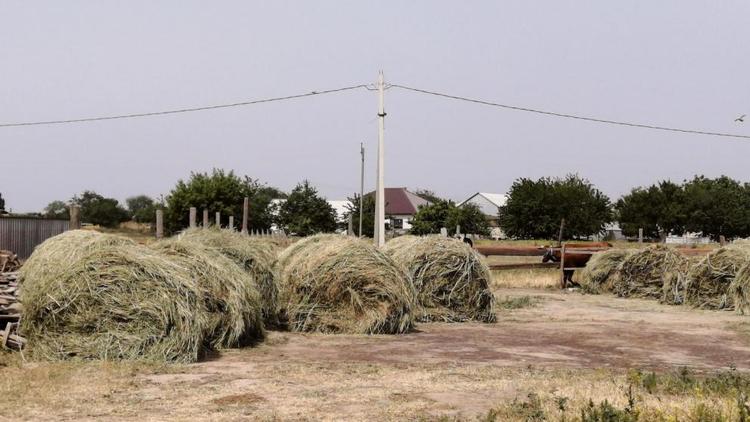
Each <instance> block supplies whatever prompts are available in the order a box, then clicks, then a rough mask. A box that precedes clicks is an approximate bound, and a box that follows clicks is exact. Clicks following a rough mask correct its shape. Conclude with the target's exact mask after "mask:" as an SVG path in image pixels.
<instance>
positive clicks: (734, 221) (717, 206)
mask: <svg viewBox="0 0 750 422" xmlns="http://www.w3.org/2000/svg"><path fill="white" fill-rule="evenodd" d="M683 189H684V191H685V204H684V207H685V217H686V224H685V229H686V230H687V231H690V232H700V233H702V234H703V235H704V236H709V237H711V238H712V239H715V240H717V239H718V238H719V236H721V235H724V236H726V237H727V238H734V237H746V236H748V235H750V186H748V185H747V184H745V185H744V186H743V185H742V184H740V183H739V182H738V181H736V180H733V179H731V178H729V177H727V176H721V177H719V178H717V179H709V178H706V177H704V176H696V177H695V178H693V180H690V181H688V182H685V184H684V185H683Z"/></svg>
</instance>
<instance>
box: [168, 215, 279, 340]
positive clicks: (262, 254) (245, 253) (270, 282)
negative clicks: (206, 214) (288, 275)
mask: <svg viewBox="0 0 750 422" xmlns="http://www.w3.org/2000/svg"><path fill="white" fill-rule="evenodd" d="M178 240H181V241H190V242H196V243H199V244H202V245H204V246H208V247H212V248H216V249H217V250H218V251H219V252H221V253H222V254H223V255H225V256H226V257H228V258H229V259H231V260H232V261H234V262H235V263H236V264H237V265H239V266H240V267H241V268H243V269H244V270H245V271H246V272H248V273H249V274H250V276H251V277H252V279H253V280H254V281H255V283H256V288H257V290H258V292H259V293H260V298H261V313H262V315H263V321H264V322H265V324H266V326H267V327H272V326H276V325H278V322H279V321H278V309H277V308H278V294H279V286H278V284H277V275H276V270H275V266H274V265H275V262H276V255H277V252H276V247H275V246H274V245H273V243H271V242H267V241H264V240H262V238H258V237H251V236H247V235H243V234H241V233H238V232H235V231H232V230H221V229H210V228H209V229H202V228H198V229H188V230H185V231H184V232H182V233H181V234H180V235H179V236H178Z"/></svg>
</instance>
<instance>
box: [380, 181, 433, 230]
mask: <svg viewBox="0 0 750 422" xmlns="http://www.w3.org/2000/svg"><path fill="white" fill-rule="evenodd" d="M367 195H368V196H369V195H375V192H374V191H373V192H370V193H368V194H367ZM430 204H432V203H431V202H430V201H428V200H426V199H424V198H422V197H421V196H419V195H417V194H416V193H414V192H411V191H409V190H408V189H406V188H385V219H386V220H385V223H386V228H387V229H388V230H393V231H394V232H396V233H399V234H403V233H406V231H407V230H409V229H410V228H411V220H412V219H413V218H414V214H416V213H417V210H419V207H421V206H424V205H430Z"/></svg>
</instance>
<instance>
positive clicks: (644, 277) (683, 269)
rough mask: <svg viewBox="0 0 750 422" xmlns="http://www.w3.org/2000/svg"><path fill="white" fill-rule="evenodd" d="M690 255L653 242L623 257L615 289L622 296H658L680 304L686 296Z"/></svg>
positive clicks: (652, 297) (657, 297)
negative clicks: (686, 255) (651, 244)
mask: <svg viewBox="0 0 750 422" xmlns="http://www.w3.org/2000/svg"><path fill="white" fill-rule="evenodd" d="M688 266H689V261H688V259H687V258H685V257H684V256H682V254H680V253H679V252H677V251H675V250H674V249H673V248H670V247H667V246H665V245H653V246H650V247H648V248H646V249H642V250H640V251H638V252H636V253H634V254H632V255H630V256H629V257H627V258H626V259H624V260H623V261H622V264H621V265H620V271H619V275H620V276H619V277H618V279H617V280H615V284H614V288H613V291H614V293H615V294H616V295H617V296H620V297H639V298H650V299H658V300H660V301H662V302H664V303H669V304H680V303H682V302H683V300H684V290H683V289H684V285H685V278H686V274H687V270H688Z"/></svg>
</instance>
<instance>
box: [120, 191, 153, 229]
mask: <svg viewBox="0 0 750 422" xmlns="http://www.w3.org/2000/svg"><path fill="white" fill-rule="evenodd" d="M125 203H126V204H127V206H128V213H129V214H130V218H131V219H132V220H133V221H135V222H137V223H153V222H154V221H156V209H157V207H156V202H154V200H153V199H151V198H150V197H148V196H146V195H138V196H131V197H130V198H127V199H126V200H125Z"/></svg>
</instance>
